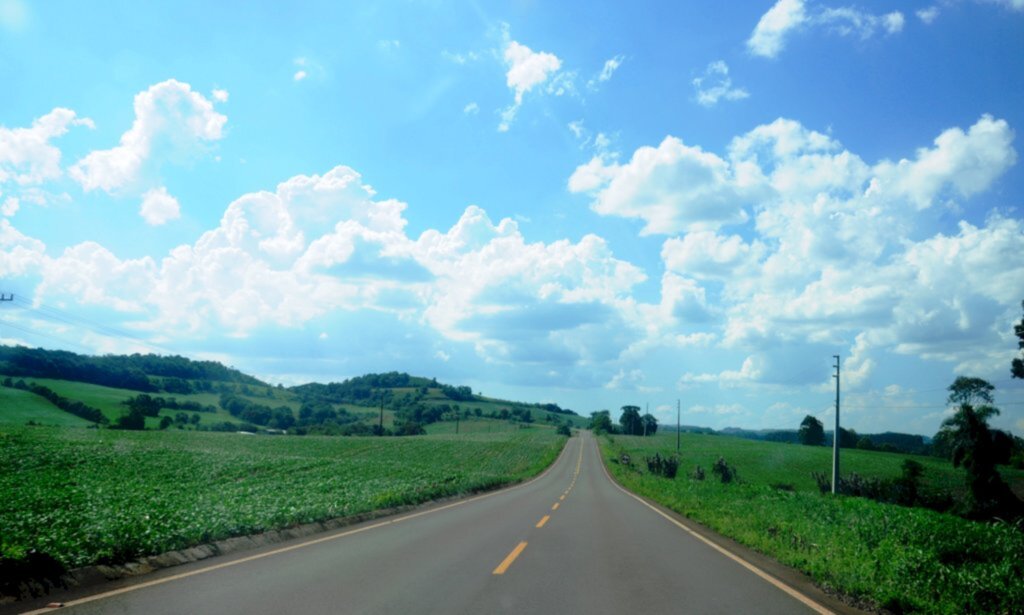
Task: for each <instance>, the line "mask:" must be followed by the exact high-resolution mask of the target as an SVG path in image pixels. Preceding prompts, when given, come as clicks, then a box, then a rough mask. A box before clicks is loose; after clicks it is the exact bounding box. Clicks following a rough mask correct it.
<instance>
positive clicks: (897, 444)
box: [717, 427, 932, 455]
mask: <svg viewBox="0 0 1024 615" xmlns="http://www.w3.org/2000/svg"><path fill="white" fill-rule="evenodd" d="M717 433H720V434H722V435H728V436H737V437H740V438H747V439H750V440H765V441H767V442H784V443H788V444H799V443H800V435H799V432H798V431H797V430H795V429H762V430H750V429H739V428H736V427H727V428H725V429H722V430H720V431H718V432H717ZM825 442H826V444H827V445H828V446H831V445H832V432H831V431H829V432H825ZM839 447H840V448H859V449H864V450H878V451H883V452H892V453H909V454H912V455H928V454H930V453H931V452H932V450H931V448H932V447H931V446H930V445H929V443H928V442H927V441H926V440H925V438H924V436H919V435H916V434H909V433H898V432H893V431H886V432H884V433H872V434H858V433H857V432H856V431H854V430H852V429H843V428H840V429H839Z"/></svg>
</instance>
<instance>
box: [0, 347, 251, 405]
mask: <svg viewBox="0 0 1024 615" xmlns="http://www.w3.org/2000/svg"><path fill="white" fill-rule="evenodd" d="M0 372H3V373H5V374H11V375H13V376H20V377H32V378H58V379H61V380H73V381H75V382H87V383H90V384H99V385H103V386H109V387H115V388H120V389H130V390H133V391H141V392H144V393H152V392H156V391H158V390H160V389H161V387H164V390H166V391H167V392H172V393H179V394H187V393H191V392H192V387H191V385H189V383H188V380H205V381H219V382H233V383H244V384H255V385H261V386H266V385H265V384H264V383H263V382H260V381H259V380H257V379H256V378H253V377H252V376H247V375H245V374H243V373H242V372H240V371H238V370H235V369H231V368H229V367H225V366H223V365H221V364H220V363H217V362H215V361H192V360H191V359H186V358H185V357H179V356H171V357H165V356H160V355H153V354H146V355H143V354H133V355H106V356H99V357H94V356H86V355H80V354H76V353H73V352H68V351H66V350H44V349H42V348H25V347H24V346H3V347H0ZM150 376H154V377H156V378H155V379H154V378H150Z"/></svg>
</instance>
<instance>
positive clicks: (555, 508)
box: [551, 502, 558, 510]
mask: <svg viewBox="0 0 1024 615" xmlns="http://www.w3.org/2000/svg"><path fill="white" fill-rule="evenodd" d="M551 510H558V502H555V505H554V506H552V507H551Z"/></svg>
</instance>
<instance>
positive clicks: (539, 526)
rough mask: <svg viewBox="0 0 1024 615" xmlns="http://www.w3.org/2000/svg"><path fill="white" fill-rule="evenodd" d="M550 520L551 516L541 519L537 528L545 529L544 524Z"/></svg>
mask: <svg viewBox="0 0 1024 615" xmlns="http://www.w3.org/2000/svg"><path fill="white" fill-rule="evenodd" d="M550 518H551V515H544V516H543V517H542V518H541V520H540V521H538V522H537V526H536V527H538V528H541V527H544V524H545V523H547V522H548V519H550Z"/></svg>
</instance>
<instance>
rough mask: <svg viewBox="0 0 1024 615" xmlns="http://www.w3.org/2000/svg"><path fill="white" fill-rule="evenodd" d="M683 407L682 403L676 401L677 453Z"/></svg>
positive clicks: (677, 450)
mask: <svg viewBox="0 0 1024 615" xmlns="http://www.w3.org/2000/svg"><path fill="white" fill-rule="evenodd" d="M682 414H683V406H682V401H680V400H678V399H677V400H676V452H677V453H678V452H679V430H680V421H681V420H682Z"/></svg>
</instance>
